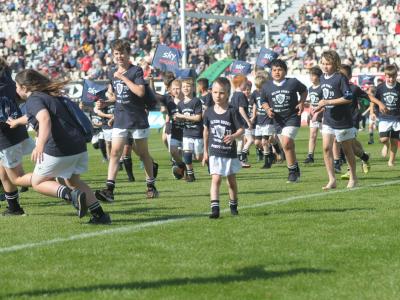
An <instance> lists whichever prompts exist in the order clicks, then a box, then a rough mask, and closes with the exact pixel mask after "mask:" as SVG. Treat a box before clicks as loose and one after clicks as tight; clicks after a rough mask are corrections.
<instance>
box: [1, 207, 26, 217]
mask: <svg viewBox="0 0 400 300" xmlns="http://www.w3.org/2000/svg"><path fill="white" fill-rule="evenodd" d="M1 215H2V216H3V217H14V216H26V214H25V212H24V210H23V209H22V207H20V208H19V209H17V210H11V209H10V208H9V207H7V209H6V210H5V211H3V212H2V213H1Z"/></svg>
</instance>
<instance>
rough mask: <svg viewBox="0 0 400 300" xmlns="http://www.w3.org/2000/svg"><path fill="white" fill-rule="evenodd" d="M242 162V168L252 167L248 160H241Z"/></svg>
mask: <svg viewBox="0 0 400 300" xmlns="http://www.w3.org/2000/svg"><path fill="white" fill-rule="evenodd" d="M240 164H241V165H242V168H245V169H248V168H250V167H251V165H250V164H248V163H247V162H245V161H241V162H240Z"/></svg>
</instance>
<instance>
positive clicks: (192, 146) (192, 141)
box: [182, 137, 204, 154]
mask: <svg viewBox="0 0 400 300" xmlns="http://www.w3.org/2000/svg"><path fill="white" fill-rule="evenodd" d="M182 148H183V151H188V152H189V151H190V152H192V153H194V154H203V152H204V141H203V139H196V138H188V137H183V139H182Z"/></svg>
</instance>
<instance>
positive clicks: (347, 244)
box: [0, 129, 400, 300]
mask: <svg viewBox="0 0 400 300" xmlns="http://www.w3.org/2000/svg"><path fill="white" fill-rule="evenodd" d="M307 138H308V131H307V129H302V130H301V131H300V134H299V136H298V139H297V142H296V143H297V152H298V159H299V161H300V162H301V161H303V160H304V158H305V154H306V151H307V149H306V143H307ZM360 139H361V140H362V142H363V144H364V145H366V140H367V134H366V133H365V132H361V133H360ZM150 143H151V148H152V149H154V150H153V151H152V154H153V156H154V157H155V159H156V160H157V161H158V162H159V163H160V174H159V180H158V182H157V187H158V189H159V191H160V198H158V199H154V200H147V199H145V197H144V196H145V194H144V189H145V185H144V183H143V180H144V175H143V171H142V170H141V169H140V168H139V163H138V160H137V158H135V159H134V161H135V166H134V168H135V175H136V180H137V181H136V182H135V183H129V182H128V181H127V180H126V175H125V172H121V173H120V174H119V177H118V181H117V188H116V201H115V203H113V204H104V205H103V208H104V209H105V210H106V211H108V212H109V213H110V214H111V217H112V220H113V224H112V225H110V226H89V225H86V224H85V223H86V222H87V221H88V218H85V219H82V220H79V219H78V218H77V217H75V213H74V211H73V209H72V208H71V207H70V206H66V205H60V204H59V201H57V200H56V199H52V198H47V197H44V196H41V195H39V194H37V193H35V192H33V191H31V190H30V191H29V192H27V193H25V194H22V196H21V203H22V205H23V207H24V209H25V211H26V212H27V214H28V216H26V217H13V218H0V228H1V231H0V233H1V234H0V266H1V267H0V299H42V298H45V297H47V298H51V299H98V300H99V299H399V298H400V251H399V249H400V240H399V232H400V222H399V215H400V214H399V207H400V205H399V185H400V177H399V168H398V167H394V168H392V169H389V168H388V167H387V165H386V161H384V160H383V159H382V158H381V157H380V154H379V153H380V145H378V144H375V145H372V146H368V145H367V146H366V150H367V152H370V153H371V154H372V170H371V172H370V173H369V174H368V175H364V174H361V172H360V173H359V188H357V189H353V190H349V191H348V190H346V188H345V187H346V182H340V181H339V182H338V183H339V184H338V188H337V189H336V190H335V191H332V192H322V190H321V187H322V186H323V185H324V184H325V183H326V181H327V176H326V172H325V168H324V165H323V161H322V156H321V143H320V141H319V144H318V146H317V149H318V153H317V154H316V163H315V164H314V165H313V166H307V167H306V166H301V167H302V181H301V183H298V184H292V185H290V184H286V177H287V169H286V166H285V165H274V166H273V168H272V169H270V170H261V169H260V166H261V163H256V162H255V158H254V148H252V153H251V162H252V163H253V166H252V168H250V169H246V170H242V171H241V172H240V173H239V175H238V184H239V201H240V206H239V212H240V215H239V216H238V217H231V216H230V214H229V212H228V210H227V208H228V200H229V199H228V195H227V189H226V185H225V184H224V185H223V186H222V195H221V199H220V200H221V208H222V209H223V213H222V218H220V219H218V220H209V219H208V217H207V213H208V212H209V197H208V194H209V185H210V178H209V176H208V175H207V173H206V169H205V168H201V167H200V165H196V166H195V171H196V177H197V179H198V180H197V181H196V182H195V183H192V184H189V183H186V182H184V181H177V180H174V179H173V178H172V175H171V173H170V164H169V161H168V159H169V157H168V155H167V153H166V151H165V150H164V148H163V146H162V145H161V141H160V135H159V134H158V133H157V132H156V131H154V132H153V134H152V137H151V141H150ZM90 155H91V160H90V172H89V173H87V174H86V175H85V176H84V178H85V179H86V180H87V181H88V182H89V183H90V185H91V186H92V187H93V188H100V187H102V186H103V185H104V181H105V179H106V178H105V174H106V169H107V166H106V164H103V163H101V158H100V153H98V152H94V151H93V150H92V149H91V150H90ZM26 169H27V170H31V169H32V166H31V165H30V164H26ZM357 169H358V170H360V166H359V163H358V166H357ZM4 206H5V203H4V202H3V203H2V209H3V208H4Z"/></svg>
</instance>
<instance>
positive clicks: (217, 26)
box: [0, 0, 289, 80]
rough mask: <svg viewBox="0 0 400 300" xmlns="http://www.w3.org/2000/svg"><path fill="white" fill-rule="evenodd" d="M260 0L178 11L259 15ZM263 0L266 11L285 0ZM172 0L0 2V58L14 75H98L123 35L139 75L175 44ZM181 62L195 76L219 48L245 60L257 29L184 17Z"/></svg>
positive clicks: (209, 1)
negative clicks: (158, 51) (160, 50)
mask: <svg viewBox="0 0 400 300" xmlns="http://www.w3.org/2000/svg"><path fill="white" fill-rule="evenodd" d="M262 2H263V1H252V0H247V1H244V0H238V1H230V0H229V1H217V0H206V1H190V0H189V1H186V10H187V11H193V12H203V13H210V14H214V15H215V14H223V15H228V16H239V17H247V18H262V17H263V13H264V12H263V9H264V8H263V5H262ZM268 2H269V5H270V7H269V12H270V14H271V16H276V15H278V14H279V12H280V9H281V8H283V6H285V5H287V3H288V2H289V0H274V1H268ZM179 3H180V1H179V0H162V1H149V0H143V1H137V0H129V1H86V0H83V1H82V0H81V1H76V0H72V1H69V0H59V1H50V0H20V1H12V0H10V1H7V0H3V1H2V0H0V56H3V57H5V58H6V59H7V61H8V63H9V64H10V65H11V66H12V69H13V70H14V71H15V72H17V71H19V70H21V69H24V68H34V69H37V70H41V71H42V72H44V73H47V74H49V75H51V76H52V77H53V78H56V77H63V78H64V77H68V78H69V79H72V80H75V79H81V78H89V79H102V78H105V76H106V73H107V68H108V67H109V66H110V65H111V64H112V57H111V51H110V46H111V44H112V41H113V40H115V39H117V38H122V39H129V40H130V41H131V44H132V55H133V58H134V59H135V61H136V62H138V63H140V64H141V65H142V66H143V68H144V70H145V75H146V76H147V75H148V74H149V73H150V67H149V64H150V63H151V56H152V54H153V52H154V50H155V47H156V45H157V44H166V45H168V46H170V47H175V48H178V49H180V48H181V32H180V24H179ZM185 26H186V28H185V30H186V33H187V42H188V49H187V50H188V51H187V54H188V56H187V59H188V63H189V65H190V66H191V67H192V68H195V69H196V71H197V73H200V72H201V71H202V70H203V69H204V68H205V67H206V66H207V65H209V64H211V63H212V62H214V61H215V60H216V54H219V53H225V55H227V56H232V57H234V58H237V59H242V60H246V59H247V56H248V49H249V47H250V44H254V43H255V41H256V39H257V38H260V37H261V27H260V26H257V25H254V24H244V23H241V22H233V21H219V20H206V19H187V22H186V23H185Z"/></svg>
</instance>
